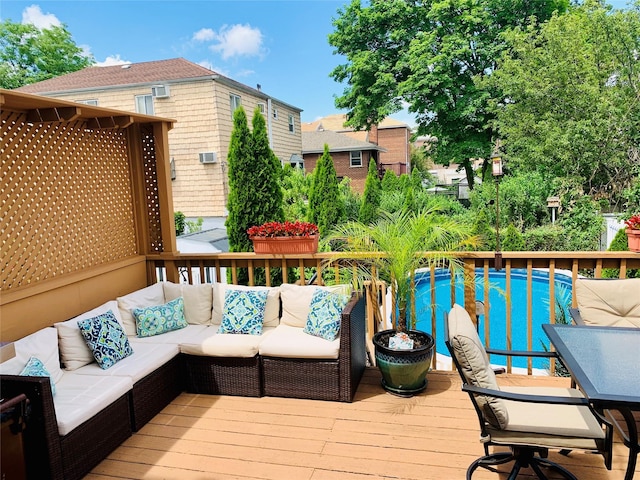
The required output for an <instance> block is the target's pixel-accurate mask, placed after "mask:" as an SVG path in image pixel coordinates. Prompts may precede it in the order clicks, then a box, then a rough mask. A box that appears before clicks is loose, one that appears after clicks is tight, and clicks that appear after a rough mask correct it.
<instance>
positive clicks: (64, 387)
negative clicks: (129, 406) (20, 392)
mask: <svg viewBox="0 0 640 480" xmlns="http://www.w3.org/2000/svg"><path fill="white" fill-rule="evenodd" d="M93 365H94V366H95V367H96V368H97V369H100V367H98V365H97V364H93ZM56 388H57V393H56V395H55V397H53V405H54V407H55V410H56V418H57V421H58V432H59V433H60V435H67V434H68V433H70V432H71V431H72V430H73V429H74V428H76V427H77V426H78V425H80V424H82V423H84V422H86V421H87V420H89V419H90V418H91V417H93V416H94V415H96V414H97V413H98V412H100V411H101V410H102V409H104V408H105V407H107V406H109V405H110V404H112V403H113V402H114V401H116V400H117V399H118V398H120V397H121V396H122V395H124V394H125V393H127V392H128V391H129V390H131V389H132V388H133V383H132V381H131V378H130V377H114V376H107V375H103V376H94V375H78V374H77V373H76V372H75V371H74V372H66V373H64V374H63V375H62V378H61V379H60V381H59V382H58V383H57V384H56Z"/></svg>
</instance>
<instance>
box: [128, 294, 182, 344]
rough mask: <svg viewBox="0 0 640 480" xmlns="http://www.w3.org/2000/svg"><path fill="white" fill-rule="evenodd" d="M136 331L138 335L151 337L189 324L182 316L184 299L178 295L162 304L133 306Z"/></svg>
mask: <svg viewBox="0 0 640 480" xmlns="http://www.w3.org/2000/svg"><path fill="white" fill-rule="evenodd" d="M132 313H133V316H134V317H135V319H136V333H137V335H138V336H139V337H152V336H154V335H160V334H162V333H167V332H171V331H173V330H179V329H181V328H185V327H186V326H188V325H189V324H188V323H187V320H186V319H185V318H184V299H183V298H182V297H178V298H176V299H175V300H171V301H170V302H167V303H165V304H164V305H154V306H151V307H146V308H134V309H133V311H132Z"/></svg>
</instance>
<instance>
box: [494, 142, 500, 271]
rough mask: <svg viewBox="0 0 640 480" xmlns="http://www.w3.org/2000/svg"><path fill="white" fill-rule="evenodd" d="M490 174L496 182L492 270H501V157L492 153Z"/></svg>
mask: <svg viewBox="0 0 640 480" xmlns="http://www.w3.org/2000/svg"><path fill="white" fill-rule="evenodd" d="M491 173H492V174H493V178H495V181H496V257H495V261H494V264H493V266H494V268H495V269H496V271H497V272H498V271H500V270H502V252H501V251H500V177H502V157H501V156H500V154H499V153H497V152H494V154H493V155H492V156H491Z"/></svg>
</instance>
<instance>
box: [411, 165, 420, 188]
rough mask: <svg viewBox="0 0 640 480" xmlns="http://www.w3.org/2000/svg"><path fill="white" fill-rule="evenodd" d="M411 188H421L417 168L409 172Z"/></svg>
mask: <svg viewBox="0 0 640 480" xmlns="http://www.w3.org/2000/svg"><path fill="white" fill-rule="evenodd" d="M411 186H412V187H413V188H414V189H421V188H422V173H420V170H418V169H417V168H414V169H413V170H411Z"/></svg>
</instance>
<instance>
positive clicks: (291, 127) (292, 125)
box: [289, 115, 296, 133]
mask: <svg viewBox="0 0 640 480" xmlns="http://www.w3.org/2000/svg"><path fill="white" fill-rule="evenodd" d="M295 127H296V124H295V120H294V118H293V115H289V131H290V132H291V133H294V132H295V131H296V128H295Z"/></svg>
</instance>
